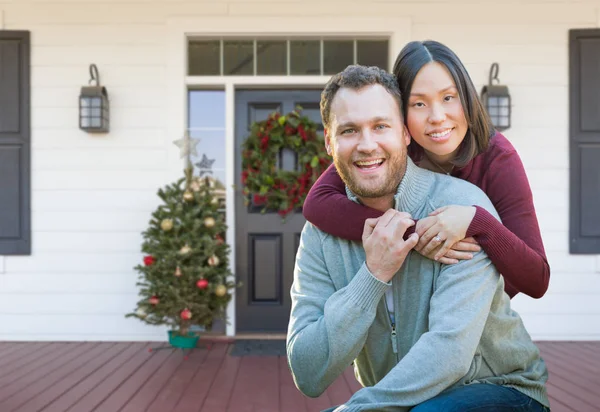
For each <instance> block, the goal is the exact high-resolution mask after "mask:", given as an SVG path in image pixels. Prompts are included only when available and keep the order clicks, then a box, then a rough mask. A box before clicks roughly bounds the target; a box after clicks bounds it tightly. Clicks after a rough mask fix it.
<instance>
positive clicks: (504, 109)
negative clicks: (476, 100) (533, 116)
mask: <svg viewBox="0 0 600 412" xmlns="http://www.w3.org/2000/svg"><path fill="white" fill-rule="evenodd" d="M498 70H499V66H498V63H493V64H492V67H490V77H489V82H488V85H487V86H483V89H481V100H482V102H483V105H484V106H485V109H486V110H487V112H488V114H489V115H490V118H491V119H492V123H493V124H494V127H495V128H496V129H497V130H499V131H502V130H506V129H508V128H509V127H510V94H509V93H508V87H507V86H504V85H501V84H499V83H500V80H498ZM494 80H495V81H496V84H492V82H493V81H494Z"/></svg>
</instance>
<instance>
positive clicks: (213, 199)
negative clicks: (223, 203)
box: [210, 197, 219, 205]
mask: <svg viewBox="0 0 600 412" xmlns="http://www.w3.org/2000/svg"><path fill="white" fill-rule="evenodd" d="M210 203H212V204H213V205H216V204H217V203H219V199H217V198H216V197H213V198H212V200H211V201H210Z"/></svg>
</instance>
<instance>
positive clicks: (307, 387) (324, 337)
mask: <svg viewBox="0 0 600 412" xmlns="http://www.w3.org/2000/svg"><path fill="white" fill-rule="evenodd" d="M322 250H323V249H322V244H321V240H320V237H319V233H318V232H317V230H316V229H315V227H314V226H312V225H311V224H306V225H305V228H304V230H303V231H302V235H301V240H300V247H299V250H298V254H297V257H296V266H295V268H294V282H293V284H292V289H291V298H292V310H291V314H290V323H289V326H288V334H287V336H288V337H287V355H288V363H289V366H290V370H291V372H292V376H293V378H294V382H295V384H296V386H297V387H298V389H300V391H301V392H302V393H304V394H305V395H307V396H311V397H317V396H319V395H320V394H322V393H323V392H324V391H325V389H326V388H327V387H328V386H329V385H330V384H331V383H332V382H333V381H334V380H335V379H336V378H337V377H338V376H339V375H340V374H341V373H342V372H343V371H344V370H345V369H346V368H347V367H348V366H349V365H350V364H351V363H352V362H353V361H354V359H355V358H356V357H357V356H358V354H359V352H360V351H361V350H362V348H363V346H364V344H365V341H366V339H367V334H368V331H369V327H370V326H371V324H372V323H373V320H374V319H375V314H376V310H377V304H378V303H379V301H380V300H381V298H382V297H383V295H384V293H385V291H386V290H387V289H388V288H389V287H390V284H389V283H383V282H381V281H380V280H378V279H377V278H375V277H374V276H373V275H372V274H371V273H370V272H369V270H368V269H367V266H366V264H365V263H363V265H362V266H361V268H360V269H359V271H358V272H357V273H356V275H355V276H354V278H353V279H352V280H351V281H350V282H349V283H348V285H347V286H345V287H343V288H341V289H339V290H336V288H335V286H334V284H333V282H332V280H331V277H330V276H329V274H328V268H327V264H326V262H325V261H324V257H323V252H322Z"/></svg>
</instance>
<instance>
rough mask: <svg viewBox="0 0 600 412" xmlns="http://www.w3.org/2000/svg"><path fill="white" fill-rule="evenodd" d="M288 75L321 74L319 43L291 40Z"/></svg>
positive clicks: (316, 41)
mask: <svg viewBox="0 0 600 412" xmlns="http://www.w3.org/2000/svg"><path fill="white" fill-rule="evenodd" d="M290 74H292V75H294V74H312V75H319V74H321V42H320V41H319V40H292V41H291V42H290Z"/></svg>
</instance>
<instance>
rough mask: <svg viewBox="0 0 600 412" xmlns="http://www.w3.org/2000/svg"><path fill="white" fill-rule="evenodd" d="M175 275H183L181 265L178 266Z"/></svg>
mask: <svg viewBox="0 0 600 412" xmlns="http://www.w3.org/2000/svg"><path fill="white" fill-rule="evenodd" d="M175 276H177V277H179V276H181V269H180V268H179V266H177V269H175Z"/></svg>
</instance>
